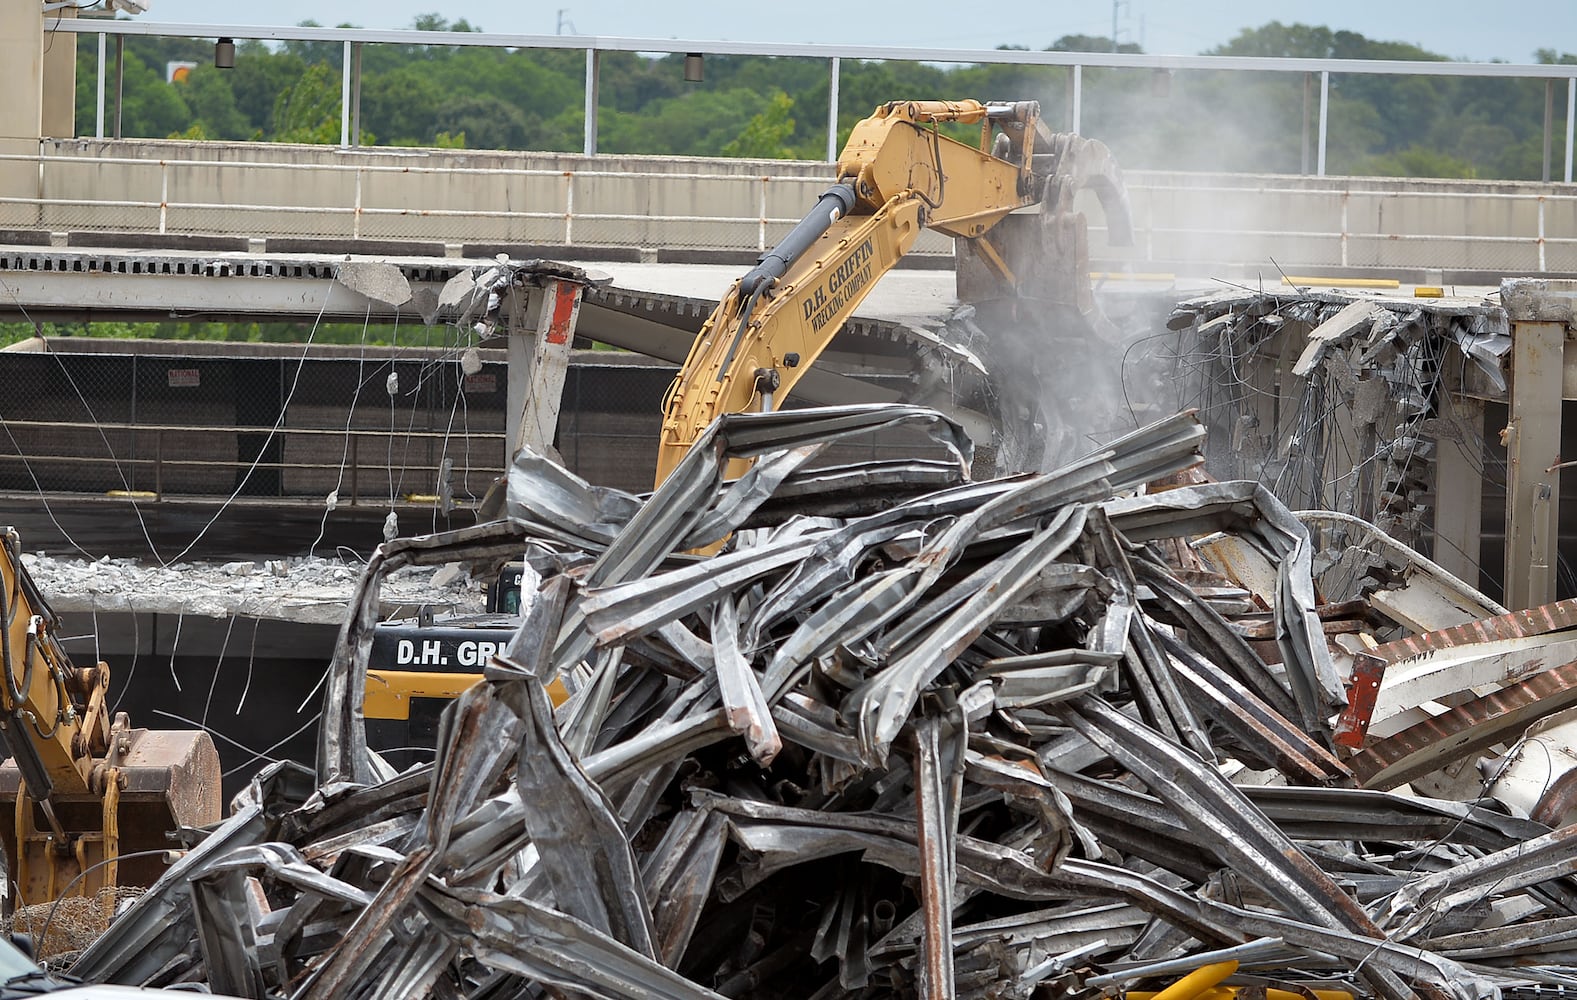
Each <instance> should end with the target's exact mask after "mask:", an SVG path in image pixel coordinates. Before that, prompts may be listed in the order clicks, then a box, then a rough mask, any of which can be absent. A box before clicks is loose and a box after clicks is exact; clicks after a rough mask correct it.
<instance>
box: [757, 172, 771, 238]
mask: <svg viewBox="0 0 1577 1000" xmlns="http://www.w3.org/2000/svg"><path fill="white" fill-rule="evenodd" d="M771 181H772V178H770V177H763V178H761V202H760V204H759V205H758V206H757V218H758V220H759V221H758V222H757V224H756V249H757V250H760V251H761V252H762V253H766V252H767V185H768V184H769V183H771Z"/></svg>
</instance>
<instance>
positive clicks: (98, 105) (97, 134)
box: [93, 31, 109, 139]
mask: <svg viewBox="0 0 1577 1000" xmlns="http://www.w3.org/2000/svg"><path fill="white" fill-rule="evenodd" d="M108 38H109V36H108V35H106V34H104V32H102V31H101V32H99V82H98V86H97V87H96V88H94V89H95V90H96V91H97V93H96V95H95V100H94V113H93V138H95V139H102V138H104V43H105V41H106V40H107V39H108Z"/></svg>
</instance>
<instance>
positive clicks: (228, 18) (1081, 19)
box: [142, 0, 1577, 63]
mask: <svg viewBox="0 0 1577 1000" xmlns="http://www.w3.org/2000/svg"><path fill="white" fill-rule="evenodd" d="M438 10H441V12H442V13H443V16H445V17H447V18H449V19H450V20H457V19H459V18H465V19H466V20H468V21H470V22H471V23H472V24H473V25H480V26H481V27H482V28H483V29H484V30H487V31H497V32H508V33H519V34H544V35H551V34H555V33H564V34H571V33H576V34H583V35H616V36H623V37H635V38H682V39H698V40H704V39H728V40H732V41H745V42H760V41H782V42H847V43H852V44H863V45H899V46H923V47H927V48H947V47H953V48H983V49H988V48H995V47H996V46H998V45H1003V44H1014V45H1024V46H1027V47H1029V48H1032V49H1041V48H1045V47H1046V46H1048V45H1050V44H1051V43H1052V42H1053V41H1055V40H1056V39H1058V38H1060V37H1062V36H1063V35H1073V34H1086V35H1099V36H1102V37H1106V36H1109V35H1110V34H1111V32H1112V12H1113V4H1112V3H1110V2H1108V0H996V2H995V3H989V4H979V3H968V2H958V0H904V2H901V3H893V4H887V3H851V2H849V0H766V2H763V0H730V2H726V3H724V2H688V3H686V2H675V0H666V2H665V0H547V2H541V3H532V2H527V3H497V2H483V0H443V2H442V3H440V2H439V0H377V2H369V0H263V2H259V3H234V4H216V3H213V2H212V0H151V9H150V10H149V12H148V13H147V14H144V15H142V17H143V19H144V20H155V21H175V22H184V23H196V24H232V25H237V24H248V25H251V24H261V25H288V24H296V23H299V22H301V21H304V20H307V19H309V18H310V19H312V20H315V21H317V22H318V23H320V24H326V25H335V24H341V23H350V24H355V25H358V26H360V27H366V28H407V27H410V25H411V22H412V20H413V19H414V18H415V17H416V16H417V15H418V14H422V13H425V12H430V11H438ZM1116 10H1117V28H1118V37H1119V39H1120V40H1121V41H1123V42H1138V43H1140V44H1141V45H1142V46H1143V47H1144V50H1145V51H1146V52H1151V53H1162V54H1167V55H1192V54H1197V53H1200V52H1203V51H1205V50H1207V49H1210V48H1212V47H1214V46H1217V45H1220V44H1223V43H1225V42H1227V41H1229V40H1230V39H1231V38H1232V37H1233V36H1235V35H1236V34H1237V33H1238V32H1239V31H1240V30H1241V29H1243V28H1246V27H1258V26H1260V25H1263V24H1266V23H1268V22H1270V21H1281V22H1282V23H1284V24H1294V23H1302V24H1313V25H1325V26H1327V27H1330V28H1338V29H1347V30H1351V31H1356V32H1358V33H1360V34H1362V35H1364V36H1366V37H1368V38H1372V39H1376V40H1381V41H1401V42H1411V43H1413V44H1416V45H1420V46H1422V47H1424V48H1425V49H1428V50H1430V51H1432V52H1436V53H1439V54H1441V55H1445V56H1449V57H1453V58H1462V59H1471V60H1476V61H1487V60H1492V59H1493V60H1500V61H1503V62H1512V63H1526V62H1533V61H1534V52H1535V51H1536V50H1537V49H1539V48H1541V47H1553V48H1558V49H1561V50H1562V51H1577V0H1516V2H1513V3H1500V4H1486V3H1484V2H1482V0H1321V2H1319V3H1307V2H1294V0H1256V2H1254V3H1244V2H1241V0H1238V2H1229V0H1187V2H1183V0H1171V2H1165V0H1120V2H1119V4H1118V6H1117V7H1116Z"/></svg>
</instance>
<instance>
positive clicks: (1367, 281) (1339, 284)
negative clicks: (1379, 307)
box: [1281, 276, 1402, 288]
mask: <svg viewBox="0 0 1577 1000" xmlns="http://www.w3.org/2000/svg"><path fill="white" fill-rule="evenodd" d="M1281 283H1282V284H1283V285H1311V286H1313V287H1316V288H1400V287H1402V283H1401V282H1400V281H1398V280H1397V279H1396V278H1299V277H1295V276H1293V277H1288V276H1283V277H1282V279H1281Z"/></svg>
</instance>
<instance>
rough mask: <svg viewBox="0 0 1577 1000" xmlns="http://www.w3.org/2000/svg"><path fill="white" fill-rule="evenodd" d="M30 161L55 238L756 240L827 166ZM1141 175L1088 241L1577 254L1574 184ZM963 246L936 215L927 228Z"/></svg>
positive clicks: (1202, 266) (1211, 265) (450, 157)
mask: <svg viewBox="0 0 1577 1000" xmlns="http://www.w3.org/2000/svg"><path fill="white" fill-rule="evenodd" d="M4 165H5V166H15V165H17V163H16V162H15V161H7V163H6V164H4ZM23 172H25V171H23ZM12 173H16V171H12ZM3 176H6V175H5V174H0V177H3ZM32 176H33V177H37V178H41V180H39V181H37V182H36V183H33V184H31V185H20V184H19V185H17V187H18V188H22V189H23V190H17V191H13V190H6V191H3V192H0V196H6V197H9V198H11V199H12V200H9V201H5V202H0V228H12V229H42V230H46V231H50V232H54V233H64V234H68V235H67V236H65V237H58V236H57V237H56V239H57V240H59V239H62V238H64V239H66V240H67V241H69V240H70V236H69V234H71V233H81V232H94V233H126V234H162V235H165V236H169V235H180V234H191V235H217V236H231V237H246V238H252V239H262V240H265V241H266V240H270V239H276V240H277V239H283V238H308V239H333V240H344V239H362V240H390V241H421V242H427V243H432V244H444V245H450V246H451V247H458V246H462V245H465V244H484V245H488V244H502V245H534V246H564V247H571V246H573V247H589V248H598V247H606V248H614V247H617V248H642V249H648V250H654V249H686V250H735V251H758V250H760V249H761V248H763V247H764V246H770V245H772V244H773V243H775V242H776V241H777V239H779V238H780V237H781V236H782V235H783V234H784V233H785V232H786V231H787V230H788V228H789V227H790V226H791V225H792V224H793V222H794V221H796V220H797V219H798V218H799V217H800V216H801V215H802V214H803V212H804V211H805V210H806V209H807V208H808V206H809V205H810V204H812V203H813V201H814V200H815V198H816V196H817V195H818V194H820V192H821V191H822V190H824V189H825V187H826V185H827V184H828V182H829V181H830V180H831V178H832V167H831V166H830V165H829V164H825V163H817V162H802V161H776V160H733V159H721V158H694V157H653V156H617V155H599V156H593V157H586V156H580V155H571V154H559V153H514V152H494V151H477V150H405V149H384V148H379V149H350V150H346V149H340V148H338V147H331V146H292V145H277V144H252V143H215V142H201V143H199V142H182V141H157V140H93V139H77V140H45V142H44V149H43V162H42V169H41V170H38V171H37V172H36V173H34V174H33V175H32ZM1127 184H1128V189H1129V195H1130V202H1131V205H1132V209H1133V216H1134V223H1135V228H1136V231H1137V243H1136V246H1134V247H1133V248H1131V249H1127V250H1111V249H1108V248H1107V247H1106V245H1105V238H1104V230H1105V224H1104V220H1103V219H1102V218H1101V213H1100V209H1099V207H1098V205H1097V204H1096V203H1095V201H1094V199H1093V198H1090V199H1089V204H1088V206H1086V213H1087V215H1088V216H1089V218H1090V220H1091V241H1090V242H1091V248H1092V254H1093V255H1094V256H1095V257H1096V258H1097V261H1098V262H1104V263H1106V264H1110V265H1112V266H1131V267H1135V268H1142V269H1147V270H1156V269H1160V270H1171V271H1176V272H1178V273H1185V274H1190V273H1208V274H1217V275H1219V276H1228V275H1230V274H1231V273H1234V271H1245V270H1246V271H1247V272H1255V271H1258V270H1261V269H1263V268H1266V267H1281V268H1283V269H1286V270H1289V271H1295V270H1307V269H1310V268H1316V269H1318V268H1327V269H1328V268H1337V269H1339V268H1349V269H1387V268H1402V269H1438V270H1448V271H1449V270H1456V271H1499V272H1504V273H1516V274H1540V273H1571V272H1577V186H1572V185H1561V184H1538V183H1515V182H1494V183H1488V182H1478V181H1446V180H1398V179H1384V178H1341V177H1326V178H1315V177H1298V176H1281V175H1248V174H1209V175H1207V174H1185V173H1172V172H1162V171H1134V172H1132V173H1129V174H1128V175H1127ZM17 199H20V200H17ZM29 199H35V202H34V203H29ZM949 251H950V242H949V241H948V240H947V239H946V238H944V237H941V236H939V235H938V234H934V233H929V234H926V236H925V237H923V238H922V241H921V243H920V244H919V246H918V247H917V252H918V253H921V254H946V253H948V252H949ZM1272 262H1274V263H1272ZM1221 272H1226V273H1225V274H1222V273H1221Z"/></svg>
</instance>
